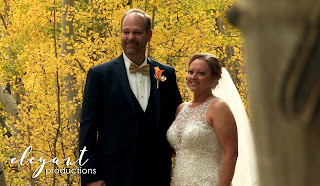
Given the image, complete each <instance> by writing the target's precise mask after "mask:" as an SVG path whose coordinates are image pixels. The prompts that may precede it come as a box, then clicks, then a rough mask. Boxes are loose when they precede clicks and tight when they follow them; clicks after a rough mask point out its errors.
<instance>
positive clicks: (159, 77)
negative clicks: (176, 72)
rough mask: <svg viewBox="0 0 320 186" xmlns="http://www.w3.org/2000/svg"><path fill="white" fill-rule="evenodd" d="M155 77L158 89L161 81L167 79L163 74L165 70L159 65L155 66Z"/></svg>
mask: <svg viewBox="0 0 320 186" xmlns="http://www.w3.org/2000/svg"><path fill="white" fill-rule="evenodd" d="M154 71H155V72H154V78H156V80H157V89H158V88H159V81H162V82H165V81H167V77H166V76H162V72H163V70H161V69H160V68H159V67H154Z"/></svg>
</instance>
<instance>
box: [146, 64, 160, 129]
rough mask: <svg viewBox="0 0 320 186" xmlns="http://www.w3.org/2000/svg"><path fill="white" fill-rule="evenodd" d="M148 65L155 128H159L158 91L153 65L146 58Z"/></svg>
mask: <svg viewBox="0 0 320 186" xmlns="http://www.w3.org/2000/svg"><path fill="white" fill-rule="evenodd" d="M148 63H149V64H150V80H151V87H152V88H151V90H153V95H154V104H155V115H156V123H157V127H159V126H160V90H159V89H157V81H156V79H155V78H154V72H155V71H154V67H155V64H154V62H153V61H151V60H150V59H149V58H148Z"/></svg>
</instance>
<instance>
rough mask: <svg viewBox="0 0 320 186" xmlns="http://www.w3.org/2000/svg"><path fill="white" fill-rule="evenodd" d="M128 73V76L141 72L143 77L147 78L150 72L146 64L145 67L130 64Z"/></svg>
mask: <svg viewBox="0 0 320 186" xmlns="http://www.w3.org/2000/svg"><path fill="white" fill-rule="evenodd" d="M129 72H130V74H133V73H136V72H141V73H142V74H143V75H145V76H147V75H148V74H149V72H150V65H149V64H147V65H142V66H138V65H137V64H135V63H131V64H130V67H129Z"/></svg>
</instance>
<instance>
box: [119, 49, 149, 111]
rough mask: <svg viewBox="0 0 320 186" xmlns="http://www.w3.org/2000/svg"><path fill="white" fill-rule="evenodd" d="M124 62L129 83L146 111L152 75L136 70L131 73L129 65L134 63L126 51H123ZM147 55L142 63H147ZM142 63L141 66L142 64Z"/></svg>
mask: <svg viewBox="0 0 320 186" xmlns="http://www.w3.org/2000/svg"><path fill="white" fill-rule="evenodd" d="M123 59H124V64H125V66H126V71H127V75H128V80H129V84H130V87H131V90H132V92H133V94H134V95H135V96H136V98H137V100H138V102H139V103H140V106H141V108H142V110H143V111H146V109H147V106H148V101H149V96H150V90H151V87H150V86H151V82H150V81H151V80H150V75H147V76H145V75H143V74H142V73H141V72H136V73H133V74H130V71H129V67H130V64H131V63H133V62H132V61H131V60H130V59H129V58H128V57H127V56H126V55H125V54H124V53H123ZM146 64H148V63H147V57H145V59H144V62H143V63H142V64H141V65H146ZM141 65H140V66H141Z"/></svg>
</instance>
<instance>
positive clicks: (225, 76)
mask: <svg viewBox="0 0 320 186" xmlns="http://www.w3.org/2000/svg"><path fill="white" fill-rule="evenodd" d="M212 92H213V94H214V95H215V96H217V97H219V98H221V99H223V100H224V101H225V102H226V103H227V104H228V105H229V107H230V108H231V111H232V113H233V115H234V117H235V120H236V123H237V129H238V159H237V164H236V169H235V174H234V177H233V181H232V185H233V186H258V185H259V183H258V172H257V171H258V169H257V162H256V153H255V147H254V142H253V134H252V129H251V125H250V121H249V118H248V115H247V112H246V110H245V108H244V105H243V103H242V100H241V97H240V94H239V92H238V90H237V88H236V87H235V85H234V83H233V81H232V79H231V77H230V75H229V73H228V71H227V70H226V69H225V68H222V76H221V79H220V80H219V83H218V85H217V86H216V88H215V89H214V90H213V91H212Z"/></svg>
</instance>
